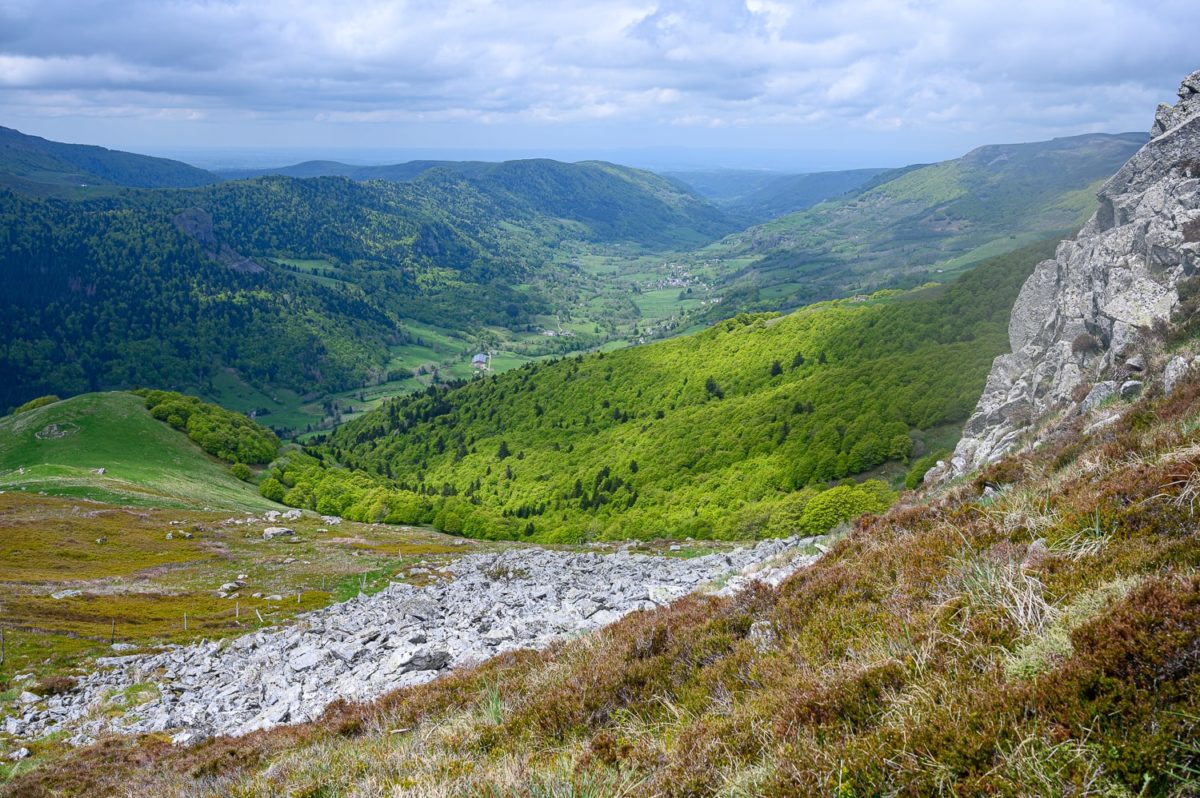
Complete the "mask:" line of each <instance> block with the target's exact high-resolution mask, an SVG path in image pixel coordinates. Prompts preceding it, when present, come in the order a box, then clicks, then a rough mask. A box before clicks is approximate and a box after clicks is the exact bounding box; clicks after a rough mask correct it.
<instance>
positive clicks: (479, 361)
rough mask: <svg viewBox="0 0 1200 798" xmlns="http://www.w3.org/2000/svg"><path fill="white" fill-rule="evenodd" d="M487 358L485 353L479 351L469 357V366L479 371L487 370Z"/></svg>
mask: <svg viewBox="0 0 1200 798" xmlns="http://www.w3.org/2000/svg"><path fill="white" fill-rule="evenodd" d="M489 360H490V358H488V356H487V355H486V354H484V353H483V352H480V353H479V354H478V355H476V356H475V357H473V358H471V368H475V369H479V370H480V371H487V370H488V368H489V367H490V363H489V362H488V361H489Z"/></svg>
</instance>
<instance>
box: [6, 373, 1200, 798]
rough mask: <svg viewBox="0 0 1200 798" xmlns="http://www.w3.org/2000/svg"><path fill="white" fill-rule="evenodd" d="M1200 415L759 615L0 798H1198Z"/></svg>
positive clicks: (845, 550)
mask: <svg viewBox="0 0 1200 798" xmlns="http://www.w3.org/2000/svg"><path fill="white" fill-rule="evenodd" d="M1197 417H1200V379H1194V380H1192V381H1191V382H1190V383H1189V384H1185V385H1184V386H1183V387H1182V388H1181V389H1180V390H1178V391H1177V392H1176V393H1175V394H1173V395H1172V396H1171V397H1169V398H1166V399H1164V398H1161V397H1159V396H1155V395H1150V396H1148V397H1146V398H1145V399H1143V400H1142V401H1141V402H1139V403H1138V404H1136V405H1134V406H1133V407H1130V408H1128V410H1127V412H1126V413H1125V415H1124V417H1123V418H1122V420H1121V421H1119V422H1118V423H1116V424H1113V425H1110V426H1108V427H1105V428H1103V429H1102V430H1100V431H1099V432H1093V433H1091V434H1089V435H1088V436H1086V437H1085V436H1083V434H1082V428H1083V422H1078V423H1077V424H1076V425H1075V426H1074V427H1073V428H1068V429H1066V430H1065V431H1064V432H1063V434H1061V435H1060V436H1059V437H1058V438H1057V439H1054V440H1051V441H1050V442H1049V443H1048V444H1046V445H1045V446H1042V447H1040V448H1039V449H1038V450H1037V452H1036V453H1035V454H1032V455H1030V454H1026V455H1022V456H1021V457H1015V458H1009V459H1007V460H1005V461H1003V462H1001V463H1000V464H998V465H996V466H994V467H992V468H991V469H989V470H988V471H987V472H985V473H984V474H983V475H982V476H981V477H980V478H979V479H976V480H975V481H974V482H968V483H965V484H960V485H958V486H955V487H953V488H952V489H950V490H949V491H948V492H946V493H944V494H943V495H940V496H933V497H925V498H921V497H916V496H913V497H910V501H909V503H907V504H905V505H903V506H900V507H897V508H895V509H894V510H892V511H891V512H890V513H888V514H887V515H885V516H883V517H881V518H866V519H863V520H862V521H860V522H859V523H858V525H857V526H856V527H855V528H854V529H853V530H852V531H851V532H850V533H849V534H848V536H847V537H846V538H845V539H844V540H842V541H841V542H840V543H838V544H837V545H836V546H835V547H834V548H833V549H832V550H831V551H830V552H829V554H828V555H827V556H826V557H825V558H824V559H823V560H822V561H820V562H818V563H817V564H816V565H814V566H813V567H812V568H810V569H808V570H806V571H803V572H801V573H799V574H797V575H796V576H794V577H792V578H791V579H790V580H788V581H787V582H785V583H784V584H783V585H782V586H781V587H780V588H778V589H769V588H761V589H759V590H755V591H751V592H749V593H748V594H745V595H743V596H740V597H737V598H732V599H723V600H717V599H709V598H691V599H687V600H684V601H682V602H679V603H678V604H676V605H674V606H672V607H670V608H667V609H663V610H658V611H655V612H650V613H637V614H635V615H633V616H631V617H629V618H627V619H625V620H623V621H621V622H619V623H618V624H616V625H614V626H613V627H610V628H609V629H607V630H605V631H603V632H601V633H599V634H597V635H595V636H591V637H588V638H584V639H581V640H575V641H571V642H568V643H565V644H563V645H560V646H558V647H556V648H554V649H551V650H549V651H547V652H543V653H531V652H525V653H514V654H510V655H506V656H504V657H500V658H498V659H496V660H494V661H492V662H489V663H487V664H485V665H483V666H481V667H479V668H477V669H474V670H470V671H465V672H460V673H458V674H456V675H453V676H451V677H449V678H445V679H441V680H438V681H436V682H434V683H431V684H428V685H424V686H421V687H417V688H412V689H404V690H400V691H397V692H396V693H394V694H392V695H391V696H388V697H385V698H384V699H382V700H380V701H378V702H376V703H373V704H369V705H364V706H356V705H341V706H335V707H333V708H331V710H330V711H329V712H328V713H327V715H326V717H324V718H323V719H321V720H319V721H317V722H315V723H312V724H307V725H303V726H298V727H290V728H282V729H277V730H275V731H272V732H269V733H265V734H258V735H253V736H250V737H247V738H241V739H237V740H229V739H218V740H214V741H210V742H207V743H204V744H201V745H199V746H196V747H190V748H186V749H180V748H172V747H170V746H169V745H167V744H166V743H165V742H164V741H163V740H162V739H159V738H154V737H147V738H142V739H140V740H136V741H111V742H108V743H105V744H101V745H97V746H93V747H92V748H89V749H86V750H83V751H79V752H78V753H76V754H75V755H74V756H73V757H71V758H69V759H68V760H66V761H64V762H62V763H60V764H59V765H58V766H57V767H54V768H45V769H43V770H42V771H39V772H35V773H33V774H30V775H28V776H26V777H24V778H21V779H18V780H17V781H15V782H14V783H13V784H12V785H11V786H10V794H13V795H22V796H50V795H55V796H71V795H108V794H122V795H123V794H126V793H127V792H129V791H133V792H135V793H137V792H141V793H143V794H164V795H165V794H172V795H175V794H187V795H190V796H195V797H196V798H201V797H202V796H217V795H238V796H242V798H257V796H264V797H265V796H273V795H280V794H292V795H338V796H343V797H344V798H365V797H366V796H375V795H381V794H391V793H392V792H403V794H405V795H410V796H415V797H421V798H424V797H429V798H432V797H433V796H445V795H472V796H509V795H513V796H515V795H544V796H567V795H595V796H599V795H605V796H607V795H623V796H655V798H671V797H673V796H679V797H680V798H682V797H683V796H687V797H688V798H698V797H699V796H722V797H723V798H734V797H735V796H737V797H748V796H758V795H770V796H810V795H811V796H816V795H834V796H839V798H845V797H847V796H870V795H914V796H916V795H1014V796H1026V795H1038V796H1042V795H1056V796H1067V795H1095V796H1100V795H1103V796H1112V797H1113V798H1133V796H1139V797H1144V798H1182V796H1190V795H1196V794H1197V791H1200V776H1198V775H1197V774H1198V773H1200V745H1197V739H1198V737H1197V735H1198V732H1200V658H1198V654H1197V652H1200V538H1198V537H1197V531H1196V525H1195V518H1194V502H1195V497H1196V495H1197V486H1200V467H1198V466H1197V458H1196V452H1197V447H1198V446H1200V427H1198V426H1197V424H1196V419H1197ZM985 480H986V481H987V482H988V483H990V484H1000V485H1003V486H1004V487H1003V488H1002V489H1001V490H1000V491H999V493H998V494H996V495H992V496H990V497H983V496H981V494H980V491H981V488H982V485H983V484H984V481H985Z"/></svg>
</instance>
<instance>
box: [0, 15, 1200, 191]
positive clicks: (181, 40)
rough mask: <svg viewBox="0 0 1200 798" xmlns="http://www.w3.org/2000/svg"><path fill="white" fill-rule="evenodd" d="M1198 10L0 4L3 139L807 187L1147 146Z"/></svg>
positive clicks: (208, 157)
mask: <svg viewBox="0 0 1200 798" xmlns="http://www.w3.org/2000/svg"><path fill="white" fill-rule="evenodd" d="M1197 30H1200V2H1196V0H1163V1H1162V2H1155V0H1140V1H1138V0H1129V1H1126V0H1114V1H1112V2H1101V1H1093V0H1067V1H1065V2H1064V1H1062V0H1005V1H1004V2H997V1H996V0H987V1H982V0H911V1H909V0H905V1H900V0H894V1H892V2H888V1H886V0H849V1H848V2H831V1H830V0H804V1H798V2H782V1H777V0H707V1H704V2H687V1H685V0H658V1H655V0H649V1H639V0H632V1H631V0H579V1H578V2H572V1H571V0H559V1H558V2H548V1H545V0H507V1H503V2H501V1H496V2H487V1H486V0H445V1H444V2H425V1H424V0H413V1H411V2H410V1H408V0H398V1H396V2H356V1H355V0H337V1H336V2H333V1H331V0H321V1H320V2H303V1H302V0H289V1H287V2H281V1H279V0H0V125H4V126H7V127H15V128H17V129H19V130H22V131H24V132H27V133H32V134H36V135H41V136H45V137H47V138H52V139H56V140H60V141H70V142H78V143H91V144H101V145H103V146H107V147H112V148H118V149H127V150H133V151H137V152H149V153H152V154H168V155H174V156H182V157H184V158H185V159H186V160H191V161H192V162H194V163H199V164H200V165H205V166H220V165H230V166H232V165H251V164H257V165H279V164H282V163H287V162H291V161H295V160H303V159H305V158H309V157H337V158H340V159H341V160H348V161H354V162H360V163H366V162H384V161H388V160H404V159H405V156H408V157H438V156H443V157H489V158H490V157H495V158H501V157H530V156H537V155H543V156H547V157H559V158H563V159H564V160H578V159H582V158H588V157H607V158H609V159H610V160H618V161H624V162H627V163H635V165H647V166H662V167H665V168H702V167H714V168H715V167H750V168H768V169H780V170H792V171H805V170H817V169H833V168H847V167H855V166H892V165H899V164H903V163H913V162H923V161H932V160H940V159H944V158H951V157H956V156H958V155H961V154H963V153H964V152H966V151H967V150H969V149H970V148H972V147H974V146H978V145H982V144H989V143H1002V142H1016V141H1036V140H1043V139H1048V138H1053V137H1055V136H1063V135H1074V134H1079V133H1088V132H1122V131H1131V130H1136V131H1145V130H1148V129H1149V127H1150V123H1151V121H1152V118H1153V113H1154V108H1155V106H1156V104H1157V103H1159V102H1171V101H1173V100H1174V94H1175V90H1176V89H1177V87H1178V85H1179V81H1180V80H1181V79H1182V78H1183V76H1184V75H1186V74H1187V73H1189V72H1191V71H1193V70H1196V69H1200V45H1198V44H1197V41H1198V40H1197V36H1196V31H1197Z"/></svg>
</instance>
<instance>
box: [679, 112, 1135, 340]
mask: <svg viewBox="0 0 1200 798" xmlns="http://www.w3.org/2000/svg"><path fill="white" fill-rule="evenodd" d="M1145 140H1146V137H1145V136H1144V135H1142V134H1133V133H1130V134H1122V135H1107V134H1089V135H1084V136H1072V137H1068V138H1060V139H1054V140H1052V141H1044V142H1034V143H1029V144H1004V145H990V146H986V147H980V148H978V149H976V150H973V151H971V152H969V153H967V154H966V155H964V156H963V157H961V158H957V159H955V160H951V161H943V162H940V163H935V164H930V165H926V166H918V167H907V168H905V169H899V170H894V171H892V172H885V173H883V174H881V175H878V176H876V177H875V178H873V179H872V180H871V181H870V182H869V183H867V184H866V185H865V186H863V187H862V188H861V189H859V190H857V191H856V192H854V193H853V194H851V195H850V196H848V197H846V198H844V199H838V200H833V201H829V202H823V203H821V204H818V205H815V206H814V207H811V208H808V209H807V210H803V211H800V212H798V213H792V214H789V215H786V216H782V217H780V218H777V219H773V220H771V221H768V222H766V223H764V224H761V225H758V226H756V227H752V228H750V229H748V230H745V231H743V232H739V233H735V234H733V235H731V236H729V237H728V238H726V239H724V240H722V241H720V242H717V243H716V244H713V245H711V246H709V247H706V248H704V249H701V250H699V251H697V252H696V253H694V254H693V256H692V257H691V259H690V262H692V263H694V264H696V267H697V269H699V270H700V273H701V274H704V275H705V276H706V277H708V278H709V279H710V280H711V281H712V283H713V285H714V289H715V290H717V291H719V292H720V293H721V295H722V297H723V298H722V303H721V306H720V307H717V308H713V309H711V310H710V311H709V312H708V318H710V319H712V320H716V319H718V318H721V317H723V316H725V315H728V314H729V312H730V309H731V308H736V309H739V310H779V309H787V308H792V307H796V306H798V305H802V304H806V303H809V302H814V301H819V300H823V299H829V298H832V297H838V296H846V295H847V294H852V293H855V292H871V291H874V290H877V289H879V288H885V287H905V286H913V285H919V284H920V283H922V282H925V281H927V280H931V279H941V278H939V277H938V275H939V274H943V273H947V274H952V273H956V272H957V271H959V270H961V269H962V268H964V267H966V266H969V265H971V264H973V263H976V262H978V261H979V260H981V259H983V258H986V257H990V256H992V255H998V254H1001V253H1003V252H1007V251H1011V250H1013V249H1016V248H1018V247H1021V246H1023V245H1025V244H1027V243H1030V242H1032V241H1035V240H1038V239H1040V238H1044V237H1048V236H1052V235H1058V236H1061V235H1065V234H1068V233H1069V232H1071V231H1072V230H1074V229H1075V228H1077V227H1078V226H1079V225H1081V224H1082V223H1083V221H1084V220H1085V219H1086V218H1087V217H1088V216H1089V215H1090V214H1091V213H1092V211H1094V210H1095V207H1096V197H1095V194H1096V190H1097V189H1098V188H1099V186H1100V184H1101V183H1102V182H1103V181H1104V180H1106V179H1108V178H1109V177H1110V176H1112V174H1113V173H1114V172H1116V170H1117V169H1118V168H1119V167H1120V166H1121V165H1122V164H1123V163H1124V162H1125V161H1126V160H1127V159H1128V158H1129V157H1130V156H1131V155H1132V154H1133V153H1134V152H1135V151H1136V150H1137V149H1138V147H1140V146H1141V145H1142V144H1143V143H1144V142H1145ZM714 264H715V265H714Z"/></svg>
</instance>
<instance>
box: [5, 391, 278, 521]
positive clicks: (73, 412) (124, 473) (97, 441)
mask: <svg viewBox="0 0 1200 798" xmlns="http://www.w3.org/2000/svg"><path fill="white" fill-rule="evenodd" d="M51 425H58V427H59V428H60V429H61V430H65V431H67V432H68V434H66V435H65V436H64V437H58V438H56V437H48V436H46V435H45V434H43V436H42V437H39V433H44V432H45V431H46V430H47V429H48V428H49V427H50V426H51ZM98 468H103V469H105V474H104V475H102V476H101V475H98V474H95V473H93V469H98ZM22 469H23V471H24V473H21V471H20V470H22ZM0 489H4V490H8V491H12V490H25V491H32V492H38V491H40V492H45V493H47V494H51V495H62V496H80V497H87V498H92V499H99V500H103V501H115V502H118V503H129V504H139V505H152V506H174V507H214V508H216V507H221V508H226V509H239V510H240V509H251V510H256V509H257V510H265V509H270V508H272V507H275V506H276V505H274V504H273V503H271V502H269V501H267V500H266V499H263V498H262V497H261V496H259V495H258V493H257V491H256V490H255V489H254V487H253V486H251V485H248V484H247V483H245V482H241V481H239V480H237V479H235V478H234V477H233V476H232V475H230V473H229V470H228V468H227V467H226V466H224V465H222V464H221V463H219V462H217V461H216V460H214V459H212V458H210V457H208V456H207V455H206V454H204V453H203V452H202V451H200V449H199V448H198V447H196V446H195V445H194V444H193V443H192V442H191V441H189V440H188V439H187V437H186V436H185V435H183V434H181V433H179V432H177V431H175V430H173V429H171V428H170V427H169V426H167V425H166V424H164V423H162V422H159V421H156V420H155V419H153V418H151V416H150V413H149V412H147V410H146V408H145V404H144V402H143V400H142V399H141V398H139V397H137V396H133V395H131V394H127V393H97V394H84V395H81V396H76V397H74V398H71V399H66V400H64V401H61V402H56V403H55V404H52V405H47V406H45V407H41V408H37V409H35V410H29V411H26V412H24V413H18V414H17V415H14V416H7V417H5V418H0Z"/></svg>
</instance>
